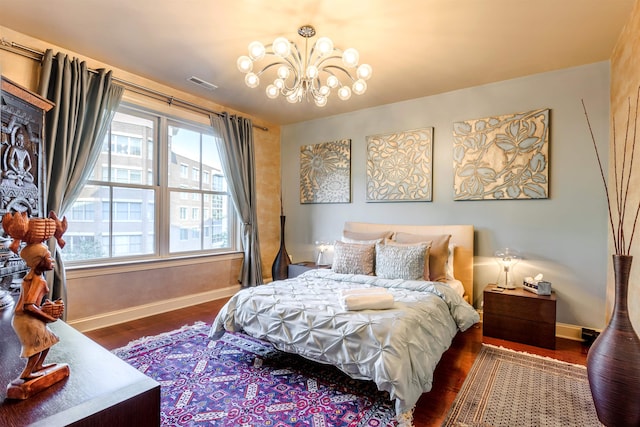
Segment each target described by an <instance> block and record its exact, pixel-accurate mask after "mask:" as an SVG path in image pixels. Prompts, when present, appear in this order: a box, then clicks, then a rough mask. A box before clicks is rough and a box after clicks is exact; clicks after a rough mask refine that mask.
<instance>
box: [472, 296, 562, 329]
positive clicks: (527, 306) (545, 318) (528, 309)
mask: <svg viewBox="0 0 640 427" xmlns="http://www.w3.org/2000/svg"><path fill="white" fill-rule="evenodd" d="M483 310H484V311H485V312H490V313H492V314H495V315H502V316H510V317H515V318H518V319H522V320H529V321H534V322H543V323H554V324H555V322H556V296H555V294H551V295H549V296H539V295H536V294H534V293H531V292H528V291H525V290H523V289H514V290H505V291H503V292H494V291H491V290H489V291H486V292H485V293H484V305H483Z"/></svg>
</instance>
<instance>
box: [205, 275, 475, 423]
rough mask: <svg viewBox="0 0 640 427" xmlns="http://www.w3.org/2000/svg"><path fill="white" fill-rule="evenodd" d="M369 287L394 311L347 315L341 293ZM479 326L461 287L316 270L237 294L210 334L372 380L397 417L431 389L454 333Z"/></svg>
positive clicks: (350, 312)
mask: <svg viewBox="0 0 640 427" xmlns="http://www.w3.org/2000/svg"><path fill="white" fill-rule="evenodd" d="M374 286H380V287H383V288H386V289H387V290H388V292H389V293H391V294H392V295H393V299H394V302H393V306H392V308H390V309H386V310H361V311H348V310H345V309H344V308H343V307H342V306H341V304H340V292H341V290H345V289H361V288H363V287H374ZM478 321H479V315H478V313H477V312H476V310H475V309H474V308H473V307H471V306H470V305H469V304H468V303H467V302H465V301H464V300H463V298H462V297H461V296H460V292H459V290H456V291H454V290H453V288H452V287H450V286H447V285H445V284H442V283H438V282H427V281H405V280H399V279H393V280H392V279H381V278H378V277H375V276H365V275H347V274H337V273H333V272H332V271H331V270H324V269H320V270H310V271H308V272H306V273H304V274H303V275H301V276H298V277H297V278H293V279H287V280H283V281H276V282H272V283H270V284H268V285H263V286H258V287H253V288H247V289H243V290H241V291H240V292H238V293H237V294H236V295H234V296H233V297H232V298H231V299H230V300H229V302H228V303H227V304H226V305H225V306H224V307H223V308H222V310H221V311H220V312H219V314H218V316H217V317H216V319H215V321H214V323H213V325H212V327H211V330H210V333H209V336H210V337H211V338H212V339H217V338H220V337H221V336H222V335H223V334H224V332H225V331H232V332H235V331H244V332H245V333H247V334H248V335H251V336H254V337H257V338H261V339H266V340H268V341H270V342H271V343H272V344H273V345H274V346H275V347H276V348H278V349H280V350H282V351H286V352H290V353H296V354H300V355H302V356H304V357H307V358H309V359H311V360H315V361H318V362H322V363H330V364H332V365H334V366H337V367H338V368H340V369H341V370H342V371H344V372H345V373H347V374H349V375H350V376H351V377H353V378H358V379H366V380H373V381H374V382H375V383H376V385H377V386H378V388H379V389H380V390H385V391H387V392H389V395H390V398H391V399H395V401H396V412H397V414H398V415H401V414H403V413H407V412H409V411H410V410H411V409H412V408H413V406H414V405H415V403H416V402H417V400H418V398H419V397H420V395H421V394H422V393H423V392H427V391H429V390H430V389H431V386H432V380H433V371H434V370H435V367H436V364H437V363H438V361H439V360H440V357H441V356H442V354H443V353H444V352H445V351H446V350H447V348H449V346H450V344H451V340H452V339H453V337H454V336H455V334H456V333H457V331H458V330H461V331H464V330H466V329H467V328H469V327H470V326H472V325H473V324H475V323H477V322H478Z"/></svg>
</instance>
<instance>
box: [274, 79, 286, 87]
mask: <svg viewBox="0 0 640 427" xmlns="http://www.w3.org/2000/svg"><path fill="white" fill-rule="evenodd" d="M273 85H274V86H275V87H277V88H278V89H282V88H283V87H284V80H282V79H275V80H274V81H273Z"/></svg>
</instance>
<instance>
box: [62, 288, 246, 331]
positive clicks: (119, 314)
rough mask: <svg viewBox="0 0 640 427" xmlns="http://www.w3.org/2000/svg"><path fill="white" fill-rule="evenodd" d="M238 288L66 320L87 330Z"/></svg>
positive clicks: (211, 298) (217, 296)
mask: <svg viewBox="0 0 640 427" xmlns="http://www.w3.org/2000/svg"><path fill="white" fill-rule="evenodd" d="M239 289H240V287H239V286H229V287H227V288H222V289H215V290H212V291H208V292H202V293H199V294H193V295H185V296H182V297H179V298H172V299H168V300H162V301H158V302H154V303H151V304H144V305H139V306H136V307H129V308H127V309H124V310H117V311H111V312H109V313H102V314H100V315H97V316H90V317H84V318H81V319H75V320H71V321H68V322H67V323H68V324H69V325H71V326H73V327H74V328H75V329H77V330H78V331H80V332H87V331H92V330H94V329H100V328H106V327H107V326H113V325H117V324H120V323H125V322H130V321H132V320H136V319H141V318H143V317H148V316H153V315H155V314H161V313H165V312H167V311H171V310H177V309H180V308H185V307H190V306H192V305H197V304H202V303H203V302H208V301H214V300H217V299H220V298H226V297H230V296H232V295H233V294H235V293H236V292H238V290H239Z"/></svg>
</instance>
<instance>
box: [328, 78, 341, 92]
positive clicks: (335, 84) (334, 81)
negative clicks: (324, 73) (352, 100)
mask: <svg viewBox="0 0 640 427" xmlns="http://www.w3.org/2000/svg"><path fill="white" fill-rule="evenodd" d="M339 84H340V80H338V78H337V77H336V76H334V75H330V76H329V77H327V86H329V87H330V88H331V89H335V88H337V87H338V85H339Z"/></svg>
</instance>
